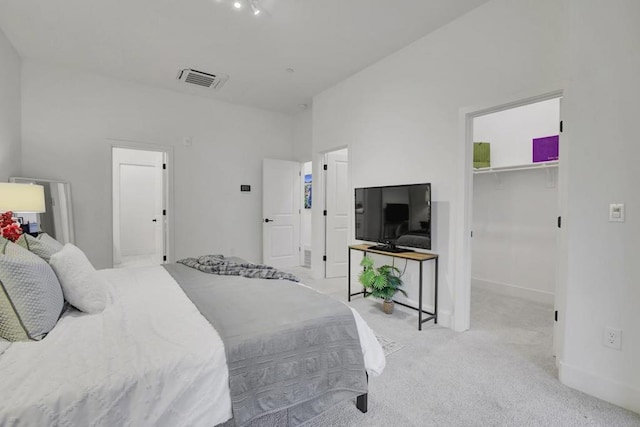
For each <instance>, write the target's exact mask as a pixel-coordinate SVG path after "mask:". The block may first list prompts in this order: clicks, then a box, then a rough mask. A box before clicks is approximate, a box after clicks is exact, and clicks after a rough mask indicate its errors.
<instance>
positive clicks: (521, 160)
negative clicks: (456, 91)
mask: <svg viewBox="0 0 640 427" xmlns="http://www.w3.org/2000/svg"><path fill="white" fill-rule="evenodd" d="M559 121H560V100H559V99H558V98H556V99H550V100H546V101H542V102H537V103H534V104H529V105H525V106H522V107H517V108H511V109H508V110H504V111H499V112H496V113H492V114H487V115H484V116H480V117H477V118H475V119H474V121H473V135H474V138H473V139H474V141H487V142H490V143H491V165H492V166H512V165H522V164H531V163H532V152H533V150H532V139H533V138H539V137H543V136H549V135H553V132H556V134H557V133H558V123H559ZM557 172H558V170H557V169H548V170H523V171H513V172H500V173H498V174H493V173H491V174H475V175H474V176H473V222H472V229H473V239H472V240H471V243H472V264H471V277H472V281H471V284H472V285H474V286H479V287H482V288H485V289H491V290H493V291H496V292H500V293H504V294H508V295H513V296H519V297H523V298H527V299H531V300H534V301H539V302H545V303H549V304H552V303H553V302H554V299H553V294H554V292H555V281H556V262H557V259H556V257H557V246H558V245H557V239H558V229H557V227H556V218H557V216H558V213H559V207H558V203H559V200H558V187H557V185H556V184H557Z"/></svg>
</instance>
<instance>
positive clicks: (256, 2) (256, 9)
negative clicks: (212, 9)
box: [218, 0, 262, 16]
mask: <svg viewBox="0 0 640 427" xmlns="http://www.w3.org/2000/svg"><path fill="white" fill-rule="evenodd" d="M218 1H221V0H218ZM231 4H232V5H233V8H234V9H237V10H240V9H242V8H244V6H245V4H248V5H249V6H251V11H252V12H253V15H254V16H258V15H260V13H262V7H260V0H234V1H233V2H232V3H231Z"/></svg>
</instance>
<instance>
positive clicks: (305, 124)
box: [293, 107, 313, 162]
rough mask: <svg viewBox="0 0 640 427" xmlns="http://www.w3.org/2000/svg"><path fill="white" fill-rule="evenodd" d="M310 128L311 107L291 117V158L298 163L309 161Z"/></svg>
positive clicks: (311, 124)
mask: <svg viewBox="0 0 640 427" xmlns="http://www.w3.org/2000/svg"><path fill="white" fill-rule="evenodd" d="M312 126H313V109H312V108H311V107H308V108H307V109H305V110H304V111H301V112H299V113H298V114H296V115H294V116H293V158H294V159H295V160H298V161H299V162H308V161H311V140H312V138H313V134H312V130H311V129H312Z"/></svg>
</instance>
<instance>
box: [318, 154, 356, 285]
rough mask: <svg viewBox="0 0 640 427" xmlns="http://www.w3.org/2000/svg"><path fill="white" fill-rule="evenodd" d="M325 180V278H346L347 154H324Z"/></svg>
mask: <svg viewBox="0 0 640 427" xmlns="http://www.w3.org/2000/svg"><path fill="white" fill-rule="evenodd" d="M326 164H327V180H326V204H325V206H326V208H327V225H326V254H327V263H326V273H325V276H326V277H328V278H329V277H346V275H347V269H348V265H347V264H348V256H349V254H348V249H347V245H348V242H349V212H350V211H351V210H352V206H351V203H350V202H351V197H350V196H351V194H350V192H349V163H348V153H347V150H340V151H334V152H332V153H328V154H327V163H326Z"/></svg>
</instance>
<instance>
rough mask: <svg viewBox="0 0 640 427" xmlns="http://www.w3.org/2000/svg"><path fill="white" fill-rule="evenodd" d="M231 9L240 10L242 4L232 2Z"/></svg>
mask: <svg viewBox="0 0 640 427" xmlns="http://www.w3.org/2000/svg"><path fill="white" fill-rule="evenodd" d="M233 7H235V8H236V9H241V8H242V3H241V2H239V1H234V2H233Z"/></svg>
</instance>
